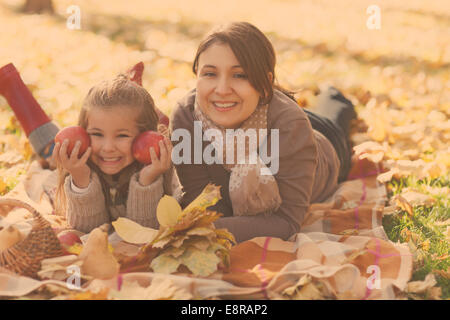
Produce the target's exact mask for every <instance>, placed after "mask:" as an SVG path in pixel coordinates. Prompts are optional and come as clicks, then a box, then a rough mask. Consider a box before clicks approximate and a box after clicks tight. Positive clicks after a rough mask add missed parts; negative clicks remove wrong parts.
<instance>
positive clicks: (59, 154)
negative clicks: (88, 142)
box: [52, 139, 92, 188]
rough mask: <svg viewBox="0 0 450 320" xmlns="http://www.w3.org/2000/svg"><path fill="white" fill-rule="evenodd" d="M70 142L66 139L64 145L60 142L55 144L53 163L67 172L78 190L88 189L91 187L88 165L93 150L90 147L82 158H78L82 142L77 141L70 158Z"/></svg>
mask: <svg viewBox="0 0 450 320" xmlns="http://www.w3.org/2000/svg"><path fill="white" fill-rule="evenodd" d="M68 145H69V140H68V139H65V140H64V142H63V143H62V145H60V143H59V142H57V143H56V144H55V147H54V148H53V153H52V161H53V162H54V163H56V164H57V166H61V167H62V168H64V169H65V170H67V171H68V172H69V173H70V175H71V176H72V181H73V183H74V184H75V185H76V186H77V187H78V188H87V187H88V186H89V178H90V175H91V169H90V168H89V166H88V165H87V160H88V159H89V156H90V155H91V152H92V148H91V147H89V148H88V149H87V150H86V152H85V153H84V154H83V156H82V157H81V158H78V152H79V150H80V146H81V142H80V141H77V142H76V143H75V147H74V148H73V150H72V153H71V154H70V156H68V155H67V147H68Z"/></svg>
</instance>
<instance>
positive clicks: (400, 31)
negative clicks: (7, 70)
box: [0, 0, 450, 299]
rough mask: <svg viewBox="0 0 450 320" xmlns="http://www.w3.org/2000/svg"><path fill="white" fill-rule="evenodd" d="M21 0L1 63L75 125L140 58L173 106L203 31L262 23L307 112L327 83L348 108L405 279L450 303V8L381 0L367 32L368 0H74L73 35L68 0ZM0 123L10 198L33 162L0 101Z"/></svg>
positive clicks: (6, 23)
mask: <svg viewBox="0 0 450 320" xmlns="http://www.w3.org/2000/svg"><path fill="white" fill-rule="evenodd" d="M22 2H23V1H18V0H3V1H0V27H1V30H4V31H3V32H1V33H0V43H2V44H3V46H2V49H1V50H0V66H3V65H5V64H7V63H10V62H13V63H14V65H15V66H16V67H17V69H18V70H20V73H21V75H22V77H23V79H24V81H25V82H26V84H27V85H28V87H29V88H30V89H31V91H32V93H33V95H34V97H36V99H37V100H38V101H39V103H40V104H41V105H42V106H43V108H44V109H45V110H46V112H47V113H48V114H49V115H50V116H51V117H52V118H53V119H54V120H55V121H56V122H57V123H58V124H59V125H60V126H61V127H63V126H67V125H73V124H75V123H76V119H77V117H78V111H79V108H80V105H81V101H82V99H83V97H84V95H85V94H86V93H87V90H88V89H89V88H90V87H91V86H92V85H93V84H95V83H97V82H98V81H100V80H102V79H104V78H108V77H112V76H114V75H116V74H117V73H119V72H123V71H124V70H126V69H128V68H129V67H130V66H132V65H134V64H135V63H136V62H138V61H143V62H144V63H145V66H146V68H145V72H144V76H143V85H144V87H145V88H147V89H148V90H149V92H150V93H151V95H152V96H153V98H154V99H155V102H156V103H157V105H158V107H159V108H160V109H161V110H163V111H164V112H166V113H167V114H170V112H171V110H172V108H173V107H174V106H175V103H176V101H177V99H179V98H180V97H181V96H183V95H184V94H185V93H186V92H187V91H188V90H189V89H191V88H192V87H194V85H195V78H194V75H193V74H192V71H191V61H192V59H193V57H194V54H195V50H196V46H197V44H198V43H199V40H200V39H201V38H202V36H203V35H204V34H205V32H207V31H208V30H209V29H210V27H212V26H213V25H215V24H217V23H221V22H226V21H232V20H247V21H250V22H252V23H254V24H255V25H257V26H258V27H259V28H261V29H262V30H263V31H264V32H265V33H266V34H267V35H268V36H269V38H270V39H271V41H272V42H273V44H274V47H275V49H276V51H277V56H278V67H277V70H276V72H277V76H278V81H279V83H280V84H281V85H283V86H285V87H287V88H288V89H291V90H294V91H296V97H297V100H298V102H299V104H300V105H301V106H302V107H306V108H309V107H310V108H313V107H314V103H315V99H316V96H317V93H318V92H319V91H320V89H321V88H322V86H326V85H334V86H335V87H337V88H338V89H340V90H341V91H342V92H343V93H344V95H345V96H347V97H348V98H349V99H351V101H352V102H353V103H354V105H355V107H356V110H357V113H358V119H359V121H358V122H356V123H355V125H354V128H353V131H352V141H353V143H354V144H355V145H361V144H362V143H365V144H363V145H362V146H361V148H363V149H364V151H365V152H367V156H368V157H369V158H370V159H371V160H372V161H374V162H379V163H380V164H381V165H382V167H383V168H384V169H385V170H384V171H385V172H384V173H383V174H382V175H381V176H380V177H379V181H380V183H385V184H386V186H387V188H388V191H389V199H390V200H389V203H387V204H386V210H385V214H386V215H385V218H384V225H385V229H386V232H387V234H388V235H389V237H390V239H391V240H392V241H394V242H395V241H400V242H408V243H409V245H410V248H411V251H412V252H414V254H415V267H414V274H413V278H412V280H424V279H425V277H426V276H427V275H430V274H432V275H434V276H435V279H436V282H437V286H438V287H439V288H441V291H442V292H441V294H440V296H441V298H447V299H448V298H449V297H450V280H449V277H450V275H449V274H450V270H449V267H450V258H449V255H448V254H449V241H450V239H449V237H450V234H449V229H450V210H449V198H450V197H449V187H450V179H449V168H450V144H449V140H450V121H449V115H450V42H449V41H448V40H449V37H448V35H449V34H450V5H449V4H445V2H442V1H408V4H406V3H405V2H404V1H387V0H383V1H381V0H380V1H377V5H379V7H380V9H381V29H379V30H369V29H368V28H367V26H366V21H367V19H368V17H369V15H368V14H367V13H366V9H367V7H368V6H369V5H370V4H372V2H369V1H349V0H345V1H339V2H334V1H312V0H310V1H290V0H283V1H274V0H260V1H254V0H251V1H245V2H242V1H222V0H220V1H205V0H194V1H188V2H183V3H181V2H179V1H175V0H167V1H164V2H162V1H157V0H154V1H153V0H152V1H148V0H145V1H144V0H137V1H133V5H130V3H129V2H123V1H119V0H111V1H108V3H107V5H106V4H103V2H92V1H87V0H79V1H77V2H76V4H77V5H78V6H79V7H80V9H81V29H80V30H71V29H68V28H67V27H66V21H67V18H68V17H69V16H70V13H68V12H67V11H66V10H67V8H68V7H69V6H70V5H72V4H73V3H72V2H71V1H69V0H56V1H54V5H55V11H56V13H55V15H53V16H48V15H22V14H21V13H20V12H18V9H19V7H20V5H22ZM299 2H300V3H299ZM0 123H1V125H0V194H1V195H4V194H7V193H8V192H9V191H10V190H11V189H12V188H13V187H14V186H15V185H16V184H17V183H18V181H19V179H20V177H21V176H22V175H23V173H24V172H26V171H27V168H28V167H29V165H30V163H31V160H33V158H34V157H35V156H34V155H33V153H32V149H31V147H30V145H29V143H28V140H27V138H26V137H25V135H24V133H23V132H22V130H21V129H20V125H19V124H18V122H17V121H16V119H15V118H14V115H13V113H12V111H11V110H10V108H9V106H8V105H7V103H6V101H5V100H4V99H3V98H2V97H0ZM411 298H430V297H428V296H427V293H426V292H425V291H424V292H421V293H419V294H417V295H412V296H411Z"/></svg>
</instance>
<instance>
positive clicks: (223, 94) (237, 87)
mask: <svg viewBox="0 0 450 320" xmlns="http://www.w3.org/2000/svg"><path fill="white" fill-rule="evenodd" d="M259 98H260V94H259V92H258V91H257V90H256V89H255V88H254V87H253V86H252V85H251V84H250V82H249V80H248V79H247V75H246V74H245V72H244V69H242V67H241V65H240V63H239V61H238V59H237V58H236V56H235V55H234V53H233V51H232V50H231V48H230V46H229V45H228V44H223V43H215V44H212V45H211V46H210V47H209V48H208V49H206V50H205V51H204V52H202V53H201V55H200V56H199V60H198V72H197V101H198V104H199V106H200V108H201V109H202V111H203V112H204V113H205V114H206V115H207V116H208V117H209V118H210V119H211V120H212V121H213V122H215V123H216V124H218V125H220V126H222V127H224V128H230V129H231V128H238V127H239V126H240V125H241V123H242V122H244V121H245V120H246V119H247V118H248V117H250V115H251V114H252V113H253V112H254V111H255V109H256V107H257V106H258V102H259Z"/></svg>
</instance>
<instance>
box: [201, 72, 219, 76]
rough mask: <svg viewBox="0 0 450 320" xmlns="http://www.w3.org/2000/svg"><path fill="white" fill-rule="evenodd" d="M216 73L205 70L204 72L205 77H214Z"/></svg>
mask: <svg viewBox="0 0 450 320" xmlns="http://www.w3.org/2000/svg"><path fill="white" fill-rule="evenodd" d="M215 75H216V74H215V73H214V72H205V73H203V76H204V77H214V76H215Z"/></svg>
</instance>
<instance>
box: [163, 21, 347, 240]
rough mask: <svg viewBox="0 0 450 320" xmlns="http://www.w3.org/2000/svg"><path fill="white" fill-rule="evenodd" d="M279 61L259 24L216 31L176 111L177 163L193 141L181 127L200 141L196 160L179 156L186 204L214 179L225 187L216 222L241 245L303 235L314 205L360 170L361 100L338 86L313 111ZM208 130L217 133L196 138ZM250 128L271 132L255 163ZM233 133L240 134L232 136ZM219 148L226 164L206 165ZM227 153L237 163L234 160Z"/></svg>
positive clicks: (234, 25) (206, 41)
mask: <svg viewBox="0 0 450 320" xmlns="http://www.w3.org/2000/svg"><path fill="white" fill-rule="evenodd" d="M275 62H276V58H275V52H274V49H273V47H272V44H271V43H270V41H269V40H268V39H267V37H266V36H265V35H264V34H263V33H262V32H261V31H260V30H258V29H257V28H256V27H255V26H253V25H251V24H249V23H245V22H240V23H232V24H230V25H228V26H226V27H223V28H221V29H218V30H215V31H213V32H212V33H210V34H209V35H208V36H207V37H206V38H205V39H204V40H203V41H202V42H201V44H200V46H199V47H198V50H197V54H196V56H195V59H194V63H193V71H194V73H195V74H196V77H197V85H196V88H195V89H193V90H192V91H191V92H189V93H188V94H187V95H186V96H185V97H184V98H183V99H182V100H181V101H180V102H179V104H178V106H177V107H176V108H175V110H174V112H173V113H172V120H171V131H172V133H173V134H175V135H173V136H172V141H173V143H174V153H173V155H172V157H173V159H174V157H175V158H176V157H179V158H182V159H186V156H187V154H184V152H187V151H186V150H185V148H184V150H183V151H181V150H182V148H177V145H178V143H183V145H186V141H184V142H183V139H181V138H180V139H179V140H178V141H176V139H178V138H177V136H178V135H177V129H184V130H185V131H186V130H187V132H189V133H190V137H191V141H190V147H191V148H190V149H191V151H190V159H189V161H181V163H180V161H176V160H175V161H174V162H175V167H176V170H177V173H178V177H179V179H180V182H181V184H182V186H183V191H184V192H185V193H184V196H183V198H182V200H181V205H182V207H185V206H186V205H188V204H189V203H190V202H191V201H192V200H193V199H195V197H197V196H198V195H199V194H200V193H201V191H202V190H203V188H204V187H205V186H206V185H207V184H208V183H213V184H215V185H219V186H221V196H222V199H221V200H220V201H219V202H218V203H217V204H216V205H215V206H214V207H213V208H212V209H214V210H216V211H218V212H220V213H222V214H223V217H222V218H220V219H219V220H218V221H217V222H216V223H215V226H216V227H217V228H227V229H228V230H229V231H231V232H232V233H233V234H234V235H235V237H236V240H237V241H238V242H241V241H244V240H248V239H251V238H254V237H259V236H272V237H278V238H282V239H285V240H286V239H288V238H289V237H290V236H291V235H293V234H295V233H297V232H299V231H300V225H301V223H302V221H303V218H304V215H305V213H306V212H307V209H308V207H309V205H310V203H311V202H320V201H324V200H326V199H327V198H328V197H329V196H330V195H332V194H333V192H334V191H335V190H336V187H337V184H338V182H340V181H343V180H345V178H346V176H347V174H348V171H349V168H350V161H351V147H350V143H349V139H348V127H349V122H350V120H351V119H352V118H354V117H355V115H356V114H355V111H354V109H353V106H352V105H351V103H350V102H349V101H348V100H347V99H345V98H344V97H343V96H342V95H341V94H340V93H339V92H338V91H337V90H335V89H334V88H330V89H329V90H328V91H327V92H325V93H323V94H322V96H321V98H320V99H321V101H322V103H321V105H320V106H319V107H318V112H317V113H316V114H314V113H311V112H309V111H306V110H303V109H302V108H300V107H299V106H298V105H297V104H296V102H295V100H294V99H292V98H291V97H290V96H289V94H287V92H286V91H285V90H283V89H282V88H281V87H279V86H277V85H275V79H276V77H275ZM199 126H201V130H202V132H203V134H204V135H205V136H207V137H208V133H210V135H209V136H210V139H209V138H206V139H205V138H203V137H202V136H200V137H199V136H198V134H196V133H198V128H199ZM231 129H232V130H234V131H230V130H231ZM238 129H242V130H238ZM249 129H252V130H253V131H257V132H262V133H263V134H264V132H267V136H266V140H264V139H262V138H261V139H259V140H258V146H259V149H258V152H259V153H258V155H259V157H258V158H257V161H256V162H255V161H253V162H252V161H250V155H251V154H252V150H251V148H250V146H249V145H250V143H249V142H247V143H242V141H243V140H240V141H241V143H239V139H238V138H236V136H239V135H241V137H242V131H243V132H248V130H249ZM211 130H212V131H211ZM239 131H241V133H239ZM211 132H214V133H215V134H213V135H214V137H212V136H213V135H211ZM218 132H219V133H222V134H221V135H220V134H217V133H218ZM230 132H232V133H230ZM227 133H228V134H235V135H234V136H233V135H232V136H233V137H234V139H229V140H227V139H226V138H225V137H226V136H227ZM262 137H263V136H262ZM195 139H197V141H195ZM198 139H200V140H201V141H198ZM205 140H206V141H205ZM208 140H210V141H208ZM247 141H248V140H247ZM199 143H200V145H201V146H202V147H201V149H198V148H196V146H198V145H199ZM264 143H267V144H264ZM211 144H212V145H213V147H214V150H215V151H214V156H218V155H219V154H222V153H223V157H222V160H223V161H222V162H223V163H221V162H220V161H216V162H215V163H210V162H208V163H207V161H206V162H205V161H204V160H205V159H204V156H205V154H208V153H209V152H210V150H211ZM264 146H265V149H266V150H272V151H275V152H274V154H271V158H270V159H271V161H270V163H269V162H268V161H263V157H262V154H261V150H262V149H263V148H264ZM237 150H241V152H243V153H241V156H239V152H238V151H237ZM178 153H179V154H178ZM200 153H201V154H200ZM227 154H228V155H229V154H231V156H230V159H232V161H229V162H228V161H225V160H224V159H226V157H227ZM242 155H244V156H242ZM188 157H189V156H188ZM199 158H202V161H201V163H199V161H198V159H199ZM274 164H275V165H274ZM269 168H270V169H269ZM274 168H275V170H274ZM269 170H270V173H271V174H268V172H269Z"/></svg>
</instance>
